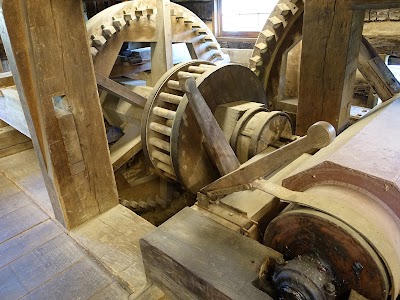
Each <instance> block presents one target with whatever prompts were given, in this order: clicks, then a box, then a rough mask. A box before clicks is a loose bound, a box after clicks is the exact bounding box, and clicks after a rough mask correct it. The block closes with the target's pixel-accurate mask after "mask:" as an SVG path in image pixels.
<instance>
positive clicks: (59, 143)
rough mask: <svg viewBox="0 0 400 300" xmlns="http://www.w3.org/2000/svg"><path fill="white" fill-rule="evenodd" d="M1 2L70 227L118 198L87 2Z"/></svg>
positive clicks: (28, 110) (42, 155)
mask: <svg viewBox="0 0 400 300" xmlns="http://www.w3.org/2000/svg"><path fill="white" fill-rule="evenodd" d="M0 4H1V6H2V12H3V16H2V17H1V18H0V30H1V38H2V40H3V42H4V45H5V48H6V52H7V56H8V58H9V60H10V66H11V69H12V73H13V77H14V80H15V83H16V85H17V88H18V91H19V96H20V99H21V103H22V107H23V110H24V114H25V117H26V120H27V123H28V126H29V130H30V133H31V137H32V140H33V143H34V146H35V149H36V152H37V154H38V157H39V162H40V165H41V168H42V173H43V176H44V178H45V182H46V187H47V189H48V191H49V194H50V198H51V201H52V205H53V209H54V213H55V215H56V218H57V219H58V220H59V221H60V222H61V223H62V224H63V225H64V226H65V227H66V228H68V229H70V228H73V227H75V226H78V225H80V224H82V223H83V222H85V221H86V220H88V219H90V218H92V217H94V216H96V215H98V214H99V213H101V212H104V211H106V210H108V209H110V208H112V207H114V206H115V205H117V204H118V196H117V191H116V185H115V179H114V176H113V171H112V167H111V164H110V158H109V151H108V147H107V141H106V135H105V128H104V123H103V118H102V113H101V107H100V101H99V98H98V93H97V86H96V81H95V76H94V71H93V64H92V62H91V55H90V51H89V48H88V45H87V42H86V28H85V23H84V20H83V9H82V5H80V3H79V5H78V3H77V1H74V0H3V1H0ZM65 124H67V125H68V126H66V125H65ZM72 140H73V141H74V142H73V143H71V141H72Z"/></svg>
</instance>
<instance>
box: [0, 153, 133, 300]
mask: <svg viewBox="0 0 400 300" xmlns="http://www.w3.org/2000/svg"><path fill="white" fill-rule="evenodd" d="M49 215H50V216H52V215H53V214H52V211H51V205H50V201H49V198H48V195H47V192H46V189H45V187H44V183H43V178H42V177H41V173H40V169H39V166H38V163H37V159H36V157H35V153H34V151H33V150H28V151H24V152H21V153H18V154H14V155H12V156H9V157H6V158H2V159H0V299H2V300H3V299H4V300H8V299H10V300H14V299H61V300H62V299H68V300H69V299H80V300H84V299H93V300H95V299H110V300H111V299H128V296H129V294H128V293H127V292H126V291H125V290H124V289H123V288H122V287H121V286H120V285H119V284H118V283H117V282H116V280H115V279H114V278H113V277H111V276H110V275H109V273H108V272H107V271H105V270H104V269H103V268H101V267H99V266H98V265H97V264H96V263H95V261H94V260H93V259H92V258H91V257H90V256H89V255H88V254H87V252H85V250H83V249H82V248H81V247H80V246H78V245H77V244H76V243H75V241H74V240H73V239H72V238H71V237H70V236H69V235H67V233H66V232H65V230H64V229H63V228H62V227H61V226H59V224H58V223H56V222H55V221H54V220H52V219H51V217H49Z"/></svg>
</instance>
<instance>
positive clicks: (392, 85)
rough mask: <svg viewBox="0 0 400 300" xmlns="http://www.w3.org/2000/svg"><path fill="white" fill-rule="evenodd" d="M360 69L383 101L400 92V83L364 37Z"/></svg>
mask: <svg viewBox="0 0 400 300" xmlns="http://www.w3.org/2000/svg"><path fill="white" fill-rule="evenodd" d="M358 69H359V70H360V72H361V74H363V76H364V78H365V79H366V80H367V81H368V83H369V84H370V85H371V86H372V88H373V89H374V90H375V92H376V93H377V94H378V96H379V98H381V99H382V101H387V100H389V99H391V98H392V97H393V96H394V95H395V94H397V93H400V83H399V82H398V80H397V79H396V77H394V75H393V73H392V72H391V71H390V70H389V68H388V66H387V65H386V64H385V62H384V61H383V60H382V58H381V57H380V56H379V54H378V53H377V52H376V51H375V49H374V48H373V47H372V46H371V44H370V43H369V42H368V41H367V39H366V38H364V37H363V38H362V43H361V47H360V57H359V66H358Z"/></svg>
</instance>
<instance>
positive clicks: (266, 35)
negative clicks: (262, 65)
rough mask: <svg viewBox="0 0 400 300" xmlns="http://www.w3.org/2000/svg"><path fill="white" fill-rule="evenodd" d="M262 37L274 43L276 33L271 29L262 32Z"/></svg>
mask: <svg viewBox="0 0 400 300" xmlns="http://www.w3.org/2000/svg"><path fill="white" fill-rule="evenodd" d="M261 35H262V36H263V37H264V38H265V41H266V42H269V41H272V39H274V38H275V33H274V32H272V31H271V30H269V29H266V30H264V31H261Z"/></svg>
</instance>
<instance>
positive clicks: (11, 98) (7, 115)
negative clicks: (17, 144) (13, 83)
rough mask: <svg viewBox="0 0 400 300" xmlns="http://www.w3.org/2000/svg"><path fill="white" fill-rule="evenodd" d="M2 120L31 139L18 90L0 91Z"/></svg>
mask: <svg viewBox="0 0 400 300" xmlns="http://www.w3.org/2000/svg"><path fill="white" fill-rule="evenodd" d="M0 119H1V120H3V121H5V122H7V123H8V124H9V125H11V126H12V127H14V128H15V129H17V130H18V131H19V132H22V133H23V134H25V135H26V136H27V137H31V134H30V132H29V129H28V124H27V123H26V119H25V115H24V111H23V109H22V106H21V101H20V99H19V96H18V91H17V90H16V88H4V89H0Z"/></svg>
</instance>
